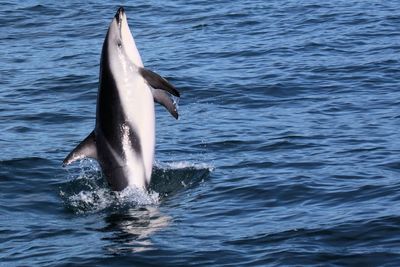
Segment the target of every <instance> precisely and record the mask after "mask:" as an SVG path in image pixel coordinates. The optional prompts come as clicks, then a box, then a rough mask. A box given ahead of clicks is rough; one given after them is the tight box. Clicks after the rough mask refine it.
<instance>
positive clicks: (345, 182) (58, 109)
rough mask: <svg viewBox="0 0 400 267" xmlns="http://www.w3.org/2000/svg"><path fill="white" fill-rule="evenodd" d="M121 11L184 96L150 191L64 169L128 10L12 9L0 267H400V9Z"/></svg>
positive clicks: (377, 5) (88, 167)
mask: <svg viewBox="0 0 400 267" xmlns="http://www.w3.org/2000/svg"><path fill="white" fill-rule="evenodd" d="M121 4H122V5H124V6H125V9H126V12H127V15H128V20H129V23H130V26H131V29H132V32H133V34H134V37H135V40H136V43H137V46H138V47H139V51H140V52H141V55H142V59H143V61H144V64H145V66H146V67H148V68H149V69H152V70H154V71H156V72H157V73H159V74H161V75H163V76H165V77H167V79H168V80H170V81H171V82H172V83H173V84H174V85H175V86H176V87H177V88H179V90H180V92H181V94H182V98H181V99H180V102H179V105H180V119H179V120H178V121H175V120H174V119H173V118H172V116H170V114H168V112H167V111H166V110H165V109H164V108H163V107H157V109H156V113H157V145H156V164H155V166H154V172H153V180H152V184H151V187H150V189H149V191H148V192H143V191H140V190H135V189H126V190H124V191H122V192H119V193H117V192H112V191H111V190H110V189H109V188H108V186H107V184H106V182H105V180H104V177H103V176H102V173H101V169H100V168H99V166H98V165H97V164H96V162H94V161H90V160H86V161H82V162H80V163H76V164H74V165H72V166H70V167H68V168H66V169H63V168H62V167H61V163H62V160H63V159H64V157H65V156H66V155H67V154H68V153H69V152H70V151H71V150H72V149H73V148H74V147H75V146H76V145H77V144H78V143H79V142H80V141H81V140H82V139H83V138H84V137H85V136H87V134H88V133H90V132H91V131H92V129H93V127H94V121H95V110H96V95H97V85H98V72H99V60H100V52H101V46H102V42H103V39H104V37H105V34H106V31H107V28H108V24H109V23H110V21H111V18H112V17H113V16H114V14H115V12H116V10H117V8H118V6H119V5H117V4H116V3H109V2H107V1H94V2H91V3H86V2H84V1H69V2H63V1H23V2H21V1H6V2H4V1H3V2H2V3H1V5H0V48H1V53H0V62H1V64H0V129H1V131H0V148H1V154H0V216H1V219H0V266H71V265H73V266H84V265H86V266H141V265H142V266H189V265H191V266H265V265H297V266H304V265H323V266H325V265H339V266H343V265H346V266H383V265H386V266H399V264H400V226H399V225H400V208H399V201H400V179H399V173H400V160H399V154H400V142H399V140H400V134H399V126H400V112H399V111H400V110H399V104H400V94H399V77H400V71H399V70H400V56H399V55H400V15H399V14H398V13H399V12H398V11H399V9H400V5H399V4H398V3H397V2H396V1H386V2H383V1H329V2H321V1H311V0H310V1H234V2H232V1H196V2H187V1H170V2H168V1H167V2H166V1H164V2H160V1H141V2H140V1H139V2H138V1H135V2H132V1H129V2H128V1H122V3H121Z"/></svg>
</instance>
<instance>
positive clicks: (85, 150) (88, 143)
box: [63, 131, 97, 166]
mask: <svg viewBox="0 0 400 267" xmlns="http://www.w3.org/2000/svg"><path fill="white" fill-rule="evenodd" d="M83 158H93V159H97V149H96V136H95V134H94V131H93V132H91V133H90V134H89V135H88V137H86V138H85V140H83V141H82V142H81V143H80V144H79V145H78V146H77V147H75V149H74V150H72V151H71V153H69V154H68V156H67V157H66V158H65V159H64V161H63V165H64V166H65V165H69V164H71V163H72V162H74V161H76V160H79V159H83Z"/></svg>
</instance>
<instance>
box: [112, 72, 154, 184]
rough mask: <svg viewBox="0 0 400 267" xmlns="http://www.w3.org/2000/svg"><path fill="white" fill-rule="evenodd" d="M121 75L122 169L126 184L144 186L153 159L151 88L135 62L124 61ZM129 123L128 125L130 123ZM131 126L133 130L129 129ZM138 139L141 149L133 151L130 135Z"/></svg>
mask: <svg viewBox="0 0 400 267" xmlns="http://www.w3.org/2000/svg"><path fill="white" fill-rule="evenodd" d="M125 67H127V68H128V69H124V70H123V72H124V74H123V76H124V77H123V79H119V82H118V83H121V84H118V87H119V88H120V89H121V90H119V96H120V100H121V105H122V110H123V113H124V116H125V117H126V123H127V124H128V125H126V124H124V125H121V131H122V140H121V142H122V148H123V154H124V155H123V156H124V159H125V161H126V162H125V166H124V170H125V171H126V172H127V173H126V177H127V178H128V184H129V185H134V186H137V187H142V188H145V186H146V183H149V182H150V178H151V172H152V167H153V160H154V146H155V114H154V100H153V95H152V92H151V89H150V88H149V86H148V85H147V83H146V82H145V81H144V79H143V78H142V77H141V76H140V75H139V74H138V73H137V72H136V70H135V66H132V65H131V64H127V66H125ZM129 126H130V127H129ZM130 129H131V130H133V131H134V133H129V131H130ZM132 134H133V136H136V137H137V138H138V139H139V140H137V141H138V144H139V145H140V151H135V146H134V145H133V144H132V143H131V139H130V136H132Z"/></svg>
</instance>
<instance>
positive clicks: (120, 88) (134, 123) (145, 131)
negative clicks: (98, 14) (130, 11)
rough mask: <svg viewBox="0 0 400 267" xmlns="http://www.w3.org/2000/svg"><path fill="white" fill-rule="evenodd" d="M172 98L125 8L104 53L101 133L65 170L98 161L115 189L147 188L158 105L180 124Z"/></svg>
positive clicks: (172, 89) (98, 122)
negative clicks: (143, 53)
mask: <svg viewBox="0 0 400 267" xmlns="http://www.w3.org/2000/svg"><path fill="white" fill-rule="evenodd" d="M172 95H173V96H176V97H180V93H179V92H178V91H177V89H176V88H175V87H174V86H173V85H172V84H170V83H169V82H168V81H167V80H166V79H165V78H163V77H161V76H160V75H158V74H156V73H155V72H153V71H151V70H148V69H146V68H144V66H143V62H142V59H141V57H140V54H139V51H138V49H137V47H136V44H135V41H134V39H133V36H132V34H131V31H130V29H129V25H128V21H127V17H126V14H125V11H124V8H123V7H120V8H119V9H118V11H117V13H116V14H115V16H114V18H113V20H112V22H111V24H110V26H109V28H108V32H107V35H106V37H105V40H104V43H103V48H102V52H101V60H100V74H99V89H98V95H97V107H96V124H95V128H94V130H93V131H92V132H91V133H90V134H89V135H88V136H87V137H86V138H85V139H84V140H83V141H82V142H81V143H80V144H79V145H78V146H77V147H76V148H75V149H74V150H72V152H71V153H69V155H68V156H67V157H66V158H65V159H64V161H63V165H64V166H66V165H69V164H71V163H72V162H74V161H76V160H80V159H83V158H86V157H88V158H93V159H96V160H97V161H98V162H99V164H100V166H101V168H102V170H103V173H104V174H105V177H106V179H107V181H108V184H109V185H110V187H111V189H112V190H114V191H121V190H123V189H124V188H126V187H128V186H129V187H137V188H142V189H146V188H147V187H148V185H149V183H150V179H151V172H152V167H153V160H154V149H155V111H154V102H157V103H160V104H161V105H163V106H164V107H165V108H166V109H167V110H168V111H169V112H170V113H171V114H172V116H173V117H175V118H176V119H178V111H177V106H176V102H175V101H174V100H173V97H172Z"/></svg>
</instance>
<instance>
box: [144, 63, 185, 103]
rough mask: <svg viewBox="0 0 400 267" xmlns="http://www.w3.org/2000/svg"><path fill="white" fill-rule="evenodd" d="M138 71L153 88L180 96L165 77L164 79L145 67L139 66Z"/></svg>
mask: <svg viewBox="0 0 400 267" xmlns="http://www.w3.org/2000/svg"><path fill="white" fill-rule="evenodd" d="M139 73H140V74H141V75H142V77H143V78H144V79H145V81H146V82H147V83H148V84H149V85H150V86H151V87H153V88H154V89H161V90H165V91H167V92H168V93H170V94H172V95H174V96H177V97H180V94H179V92H178V90H176V88H175V87H174V86H173V85H172V84H170V83H169V82H168V81H167V80H166V79H164V78H163V77H161V76H160V75H158V74H157V73H155V72H153V71H151V70H148V69H145V68H139Z"/></svg>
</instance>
